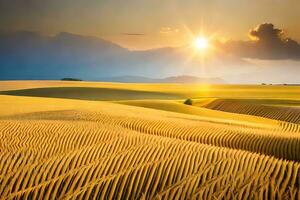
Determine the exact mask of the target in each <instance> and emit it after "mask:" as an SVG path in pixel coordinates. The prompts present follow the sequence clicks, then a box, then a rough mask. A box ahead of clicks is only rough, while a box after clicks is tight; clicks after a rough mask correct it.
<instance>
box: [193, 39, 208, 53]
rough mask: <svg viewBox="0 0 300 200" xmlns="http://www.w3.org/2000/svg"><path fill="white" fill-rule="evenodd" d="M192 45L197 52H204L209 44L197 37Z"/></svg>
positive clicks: (206, 40)
mask: <svg viewBox="0 0 300 200" xmlns="http://www.w3.org/2000/svg"><path fill="white" fill-rule="evenodd" d="M194 45H195V47H196V48H197V49H199V50H205V49H207V48H208V46H209V42H208V39H206V38H205V37H198V38H196V39H195V41H194Z"/></svg>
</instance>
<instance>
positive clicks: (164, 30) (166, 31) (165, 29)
mask: <svg viewBox="0 0 300 200" xmlns="http://www.w3.org/2000/svg"><path fill="white" fill-rule="evenodd" d="M178 32H179V29H178V28H174V29H173V28H171V27H161V28H160V30H159V33H160V34H171V33H178Z"/></svg>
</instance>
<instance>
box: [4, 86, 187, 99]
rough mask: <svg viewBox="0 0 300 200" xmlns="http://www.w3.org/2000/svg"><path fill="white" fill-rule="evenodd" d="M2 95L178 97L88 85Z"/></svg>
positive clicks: (103, 97) (8, 92)
mask: <svg viewBox="0 0 300 200" xmlns="http://www.w3.org/2000/svg"><path fill="white" fill-rule="evenodd" d="M0 94H2V95H13V96H29V97H50V98H65V99H80V100H94V101H100V100H102V101H113V100H136V99H180V98H182V97H181V96H179V95H175V94H169V93H163V92H149V91H137V90H125V89H114V88H90V87H51V88H34V89H24V90H11V91H2V92H0Z"/></svg>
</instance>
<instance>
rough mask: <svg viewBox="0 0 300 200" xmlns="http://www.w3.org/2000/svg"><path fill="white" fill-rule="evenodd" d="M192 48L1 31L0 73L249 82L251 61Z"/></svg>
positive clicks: (0, 76)
mask: <svg viewBox="0 0 300 200" xmlns="http://www.w3.org/2000/svg"><path fill="white" fill-rule="evenodd" d="M194 51H195V50H194V49H193V48H192V47H189V46H184V47H166V48H160V49H150V50H143V51H131V50H129V49H126V48H124V47H121V46H120V45H117V44H115V43H113V42H110V41H107V40H103V39H101V38H97V37H89V36H81V35H76V34H71V33H65V32H62V33H59V34H57V35H54V36H47V35H42V34H39V33H36V32H29V31H17V32H1V33H0V79H1V80H21V79H22V80H23V79H38V80H43V79H62V78H65V77H72V78H79V79H83V80H107V81H118V82H139V81H140V82H203V81H206V82H209V83H221V82H224V80H225V81H226V82H229V83H230V82H255V79H254V81H253V80H252V79H251V76H249V73H250V74H251V73H253V72H255V71H257V70H258V66H257V65H256V64H255V63H253V62H249V61H247V60H245V59H242V58H239V57H235V56H232V55H228V54H226V53H224V52H221V51H220V52H216V53H215V55H214V56H213V57H210V58H205V59H203V57H201V56H200V55H197V52H196V53H195V52H194ZM195 54H196V55H195ZM264 73H265V72H264ZM243 74H245V75H243ZM145 77H149V78H145ZM165 77H169V78H165ZM199 77H201V78H199ZM253 77H254V76H252V78H253ZM231 80H234V81H231ZM259 81H260V80H259ZM265 82H268V80H266V81H265Z"/></svg>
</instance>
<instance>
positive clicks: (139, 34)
mask: <svg viewBox="0 0 300 200" xmlns="http://www.w3.org/2000/svg"><path fill="white" fill-rule="evenodd" d="M122 35H131V36H144V35H146V34H145V33H122Z"/></svg>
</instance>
